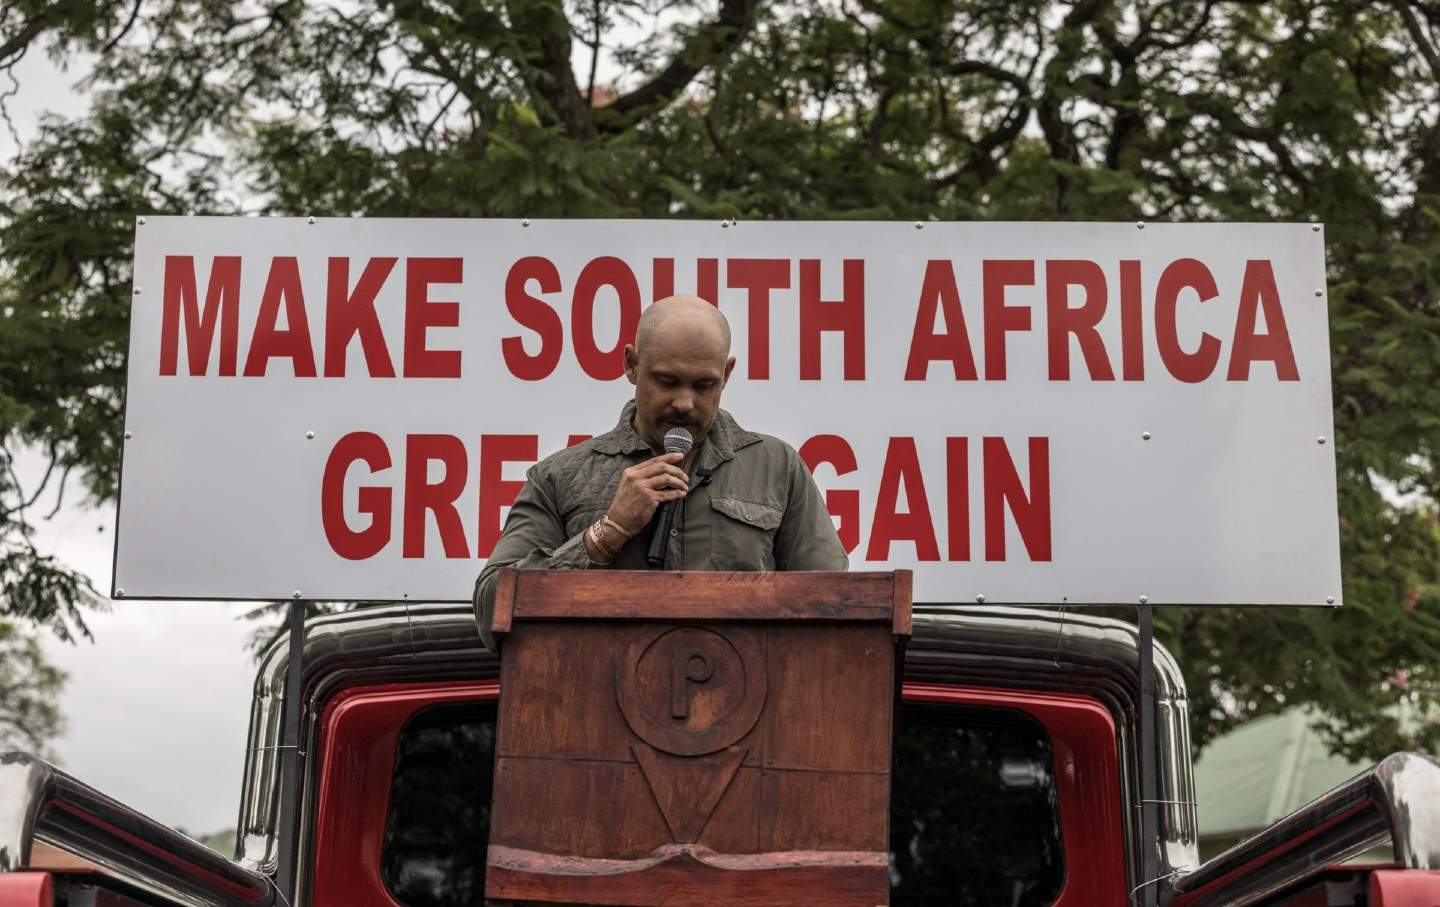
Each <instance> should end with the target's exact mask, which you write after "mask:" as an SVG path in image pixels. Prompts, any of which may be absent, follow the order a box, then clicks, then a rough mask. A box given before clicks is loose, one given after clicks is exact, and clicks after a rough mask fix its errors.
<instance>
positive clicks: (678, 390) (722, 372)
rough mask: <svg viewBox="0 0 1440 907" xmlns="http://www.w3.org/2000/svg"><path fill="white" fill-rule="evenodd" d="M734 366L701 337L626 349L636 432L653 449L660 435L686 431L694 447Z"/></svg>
mask: <svg viewBox="0 0 1440 907" xmlns="http://www.w3.org/2000/svg"><path fill="white" fill-rule="evenodd" d="M734 367H735V357H733V356H731V357H728V358H726V356H725V354H724V351H723V348H721V347H719V346H718V345H717V344H716V343H715V342H714V341H713V340H712V339H711V338H708V337H705V336H693V337H683V336H682V337H674V336H671V335H669V333H668V332H667V336H665V337H659V338H656V339H655V341H654V342H651V343H649V344H647V346H646V348H645V349H644V350H639V351H637V350H636V349H635V347H633V346H629V345H627V346H626V347H625V375H626V377H628V378H629V379H630V383H631V384H633V385H635V431H636V432H637V433H639V435H640V437H641V438H644V439H645V442H646V443H648V444H649V445H650V446H651V448H652V449H654V450H662V449H663V448H664V438H665V433H666V432H667V431H669V430H670V429H672V428H684V429H687V430H688V431H689V432H690V434H691V435H693V436H694V438H695V443H696V445H697V446H698V445H699V443H700V441H701V439H703V438H704V437H705V434H706V433H707V432H708V431H710V425H711V423H713V422H714V421H715V413H716V412H717V411H718V410H719V409H720V392H721V391H723V390H724V389H725V382H726V381H727V380H729V378H730V371H731V369H733V368H734Z"/></svg>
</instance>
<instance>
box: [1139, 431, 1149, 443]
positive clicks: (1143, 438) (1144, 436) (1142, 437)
mask: <svg viewBox="0 0 1440 907" xmlns="http://www.w3.org/2000/svg"><path fill="white" fill-rule="evenodd" d="M1140 440H1141V441H1149V440H1150V433H1149V432H1148V431H1142V432H1141V433H1140Z"/></svg>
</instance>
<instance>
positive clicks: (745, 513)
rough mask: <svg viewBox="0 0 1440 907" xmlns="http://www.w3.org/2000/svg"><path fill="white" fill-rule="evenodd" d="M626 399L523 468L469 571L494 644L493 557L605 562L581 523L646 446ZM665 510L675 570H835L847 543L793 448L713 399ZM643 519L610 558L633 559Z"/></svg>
mask: <svg viewBox="0 0 1440 907" xmlns="http://www.w3.org/2000/svg"><path fill="white" fill-rule="evenodd" d="M634 415H635V404H634V402H633V401H632V402H630V403H627V404H626V405H625V409H624V411H623V412H621V414H620V422H619V423H618V424H617V425H616V426H615V428H614V429H612V430H611V431H609V432H607V433H605V434H603V435H600V436H599V437H597V438H591V439H590V440H589V441H586V442H584V443H582V444H577V445H575V446H574V447H570V448H567V449H565V450H562V451H560V452H558V453H555V454H552V455H550V456H549V457H546V458H545V459H544V460H542V461H541V462H539V463H537V464H535V465H534V466H532V467H531V468H530V471H529V473H527V474H526V482H525V487H524V488H522V489H521V490H520V494H519V495H518V496H517V497H516V498H515V503H514V505H512V506H511V508H510V516H509V517H508V518H507V519H506V521H505V530H504V532H502V533H501V535H500V540H499V541H498V542H496V544H495V550H494V551H493V552H492V553H491V555H490V559H489V560H488V561H487V562H486V563H485V568H484V569H483V570H481V571H480V577H479V579H477V580H476V581H475V595H474V603H475V614H476V617H477V618H478V619H479V622H480V634H481V637H482V638H483V639H484V641H485V645H486V646H488V647H490V648H491V649H492V650H493V649H494V648H495V642H494V640H493V639H492V638H491V636H490V622H491V616H492V614H493V612H494V610H495V585H496V582H497V579H498V571H499V570H500V568H501V567H506V566H511V567H517V568H520V569H522V570H593V569H606V568H602V567H601V566H600V565H598V564H592V563H591V562H590V556H589V554H588V553H587V552H586V550H585V541H584V537H583V534H584V532H585V529H586V528H587V527H588V526H590V524H592V523H594V522H595V521H596V520H598V519H599V518H600V516H601V515H602V514H604V513H605V510H606V508H608V507H609V506H610V501H611V500H612V499H613V498H614V497H615V489H616V488H617V487H619V485H620V473H621V472H623V471H624V470H625V469H627V468H629V467H630V466H633V465H635V464H636V463H641V462H644V461H645V460H648V459H650V458H651V457H653V456H655V454H654V452H653V451H651V449H650V445H649V444H647V443H645V441H644V440H643V439H642V438H641V437H640V435H639V434H638V433H636V431H635V429H634V427H633V425H632V421H631V420H632V418H633V416H634ZM681 503H682V504H683V507H681V508H680V509H678V510H677V511H676V513H675V522H674V528H673V529H672V531H671V533H670V540H669V543H668V545H667V548H666V552H665V564H666V566H667V567H668V568H672V569H677V570H844V569H846V567H847V565H848V559H847V558H846V556H845V549H844V547H842V546H841V544H840V539H839V537H838V536H837V535H836V534H835V524H834V523H833V522H832V521H831V518H830V513H829V511H827V510H826V508H825V501H824V499H822V498H821V496H820V490H819V489H818V488H816V487H815V480H814V478H812V477H811V475H810V471H809V470H808V469H806V468H805V463H804V461H803V460H801V459H800V455H799V454H798V453H796V451H795V449H794V448H793V447H791V446H790V445H788V444H786V443H785V442H784V441H781V440H779V439H778V438H772V437H770V436H768V435H760V434H756V433H754V432H749V431H746V430H745V429H743V428H741V427H740V426H739V425H737V424H736V423H735V420H734V418H732V417H731V415H730V414H729V413H727V412H726V411H725V410H723V409H722V410H720V411H719V412H718V413H717V414H716V416H715V421H714V423H712V424H711V426H710V431H709V432H708V433H707V434H706V436H705V440H704V443H702V444H701V445H700V452H699V454H697V455H696V458H695V466H694V469H692V471H691V475H690V493H689V494H688V495H687V496H686V497H685V498H684V499H683V500H682V502H681ZM648 544H649V531H648V529H647V530H641V531H640V532H639V533H638V534H636V536H635V537H634V538H632V539H630V541H629V542H627V543H626V544H625V546H624V547H623V548H622V549H621V550H620V553H619V554H618V555H617V556H616V558H615V561H614V563H612V564H609V565H608V568H610V569H620V570H643V569H645V568H646V564H645V549H646V546H647V545H648Z"/></svg>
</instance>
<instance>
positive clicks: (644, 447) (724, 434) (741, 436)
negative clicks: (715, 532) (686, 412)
mask: <svg viewBox="0 0 1440 907" xmlns="http://www.w3.org/2000/svg"><path fill="white" fill-rule="evenodd" d="M634 423H635V401H634V400H631V401H629V402H627V403H626V404H625V408H624V409H623V410H621V411H620V421H619V422H617V423H616V424H615V427H614V428H612V429H611V430H610V431H608V432H606V433H605V434H603V435H601V436H600V437H598V438H596V439H595V447H594V449H595V451H596V452H598V453H605V454H630V453H643V454H647V455H652V456H653V451H651V449H650V445H649V444H647V443H645V439H644V438H642V437H640V433H639V432H637V431H635V424H634ZM759 441H760V436H759V435H757V434H755V433H754V432H749V431H746V430H745V429H743V428H741V427H740V426H739V425H738V424H737V423H736V422H735V418H734V417H733V416H731V415H730V414H729V413H728V412H726V411H725V410H723V409H722V410H720V411H718V412H717V413H716V414H715V421H714V422H712V423H710V431H709V432H707V433H706V435H705V441H704V443H702V444H701V445H700V458H699V462H698V464H697V465H699V466H701V467H704V468H706V469H714V468H715V467H717V466H719V465H720V464H721V463H723V462H725V461H726V460H729V459H732V458H733V457H734V456H735V451H737V450H739V449H740V448H742V447H748V446H750V445H751V444H757V443H759Z"/></svg>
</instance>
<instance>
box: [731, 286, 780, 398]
mask: <svg viewBox="0 0 1440 907" xmlns="http://www.w3.org/2000/svg"><path fill="white" fill-rule="evenodd" d="M725 280H726V283H727V285H728V286H729V287H730V289H732V290H735V289H743V290H745V291H746V301H747V304H748V306H749V314H748V318H747V319H746V320H747V322H748V325H749V326H748V331H749V333H750V338H749V339H750V347H749V351H748V353H747V358H748V360H749V364H748V365H747V366H746V377H748V378H752V379H756V380H761V381H763V380H765V379H767V378H769V377H770V292H771V291H772V290H788V289H789V288H790V262H789V261H788V260H787V259H784V258H732V259H730V261H729V262H728V263H727V266H726V269H725Z"/></svg>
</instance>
